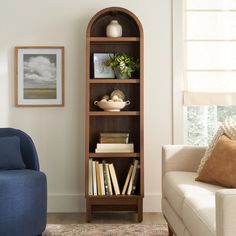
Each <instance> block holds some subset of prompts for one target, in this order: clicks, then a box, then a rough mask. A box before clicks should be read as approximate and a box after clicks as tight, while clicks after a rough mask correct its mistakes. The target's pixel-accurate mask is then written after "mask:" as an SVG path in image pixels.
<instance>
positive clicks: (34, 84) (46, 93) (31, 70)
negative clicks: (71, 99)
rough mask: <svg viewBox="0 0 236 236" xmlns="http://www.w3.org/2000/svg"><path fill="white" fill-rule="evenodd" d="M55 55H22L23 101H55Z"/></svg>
mask: <svg viewBox="0 0 236 236" xmlns="http://www.w3.org/2000/svg"><path fill="white" fill-rule="evenodd" d="M56 60H57V58H56V55H54V54H27V55H24V99H56V93H57V91H56V85H57V83H56V82H57V80H56V79H57V78H56V72H57V71H56Z"/></svg>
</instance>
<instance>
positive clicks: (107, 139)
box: [100, 137, 129, 144]
mask: <svg viewBox="0 0 236 236" xmlns="http://www.w3.org/2000/svg"><path fill="white" fill-rule="evenodd" d="M128 142H129V139H128V138H126V137H120V138H119V137H117V138H116V137H101V138H100V143H123V144H127V143H128Z"/></svg>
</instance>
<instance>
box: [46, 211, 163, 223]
mask: <svg viewBox="0 0 236 236" xmlns="http://www.w3.org/2000/svg"><path fill="white" fill-rule="evenodd" d="M47 222H48V224H81V223H86V221H85V213H49V214H48V219H47ZM91 223H95V224H99V223H100V224H112V223H116V224H125V223H126V224H131V223H137V219H136V214H133V213H95V214H93V218H92V221H91ZM141 224H166V221H165V219H164V217H163V216H162V214H161V213H144V214H143V221H142V223H141Z"/></svg>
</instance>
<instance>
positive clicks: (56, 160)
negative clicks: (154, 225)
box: [0, 0, 172, 212]
mask: <svg viewBox="0 0 236 236" xmlns="http://www.w3.org/2000/svg"><path fill="white" fill-rule="evenodd" d="M109 6H121V7H125V8H127V9H129V10H131V11H133V12H134V13H135V14H136V15H137V16H138V17H139V19H140V21H141V22H142V24H143V28H144V33H145V35H144V36H145V38H144V39H145V40H144V42H145V45H144V52H145V90H144V91H145V199H144V210H145V211H160V190H161V185H160V184H161V180H160V177H161V146H162V145H163V144H170V143H171V141H172V82H171V71H172V68H171V60H172V58H171V0H146V1H143V0H129V1H127V0H119V1H118V0H117V1H116V0H103V1H97V0H86V1H78V0H48V1H46V0H42V1H32V0H21V1H18V0H8V1H3V0H1V1H0V19H1V20H0V127H8V126H10V127H16V128H19V129H22V130H24V131H26V132H27V133H29V134H30V135H31V137H32V138H33V140H34V142H35V144H36V147H37V150H38V154H39V157H40V163H41V169H42V171H44V172H45V173H46V174H47V178H48V192H49V207H48V209H49V211H51V212H72V211H84V209H85V206H84V203H85V201H84V144H85V139H84V133H85V129H84V126H85V31H86V27H87V24H88V22H89V20H90V18H91V17H92V16H93V15H94V14H95V13H96V12H97V11H99V10H101V9H102V8H105V7H109ZM28 45H31V46H39V45H42V46H55V45H56V46H58V45H59V46H64V47H65V107H64V108H16V107H15V106H14V64H15V63H14V47H15V46H28Z"/></svg>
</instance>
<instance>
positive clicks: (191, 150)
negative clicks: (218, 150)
mask: <svg viewBox="0 0 236 236" xmlns="http://www.w3.org/2000/svg"><path fill="white" fill-rule="evenodd" d="M205 150H206V147H196V146H184V145H165V146H163V147H162V175H164V174H165V173H166V172H167V171H189V172H195V171H196V170H197V168H198V166H199V163H200V160H201V158H202V157H203V155H204V152H205Z"/></svg>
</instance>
